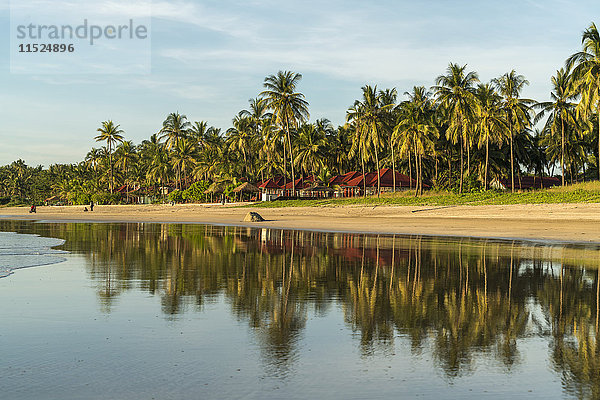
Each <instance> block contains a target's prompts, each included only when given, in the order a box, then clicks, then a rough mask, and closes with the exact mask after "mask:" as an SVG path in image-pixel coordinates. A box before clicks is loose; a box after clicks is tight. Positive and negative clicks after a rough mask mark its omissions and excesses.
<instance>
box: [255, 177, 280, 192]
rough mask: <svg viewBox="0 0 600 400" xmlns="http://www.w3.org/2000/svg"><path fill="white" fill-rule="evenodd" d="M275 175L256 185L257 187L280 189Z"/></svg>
mask: <svg viewBox="0 0 600 400" xmlns="http://www.w3.org/2000/svg"><path fill="white" fill-rule="evenodd" d="M276 179H277V177H275V178H269V179H267V180H266V181H264V182H261V183H260V184H259V185H258V188H259V189H281V186H280V185H279V184H278V183H277V181H276Z"/></svg>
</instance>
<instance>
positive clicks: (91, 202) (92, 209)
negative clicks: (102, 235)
mask: <svg viewBox="0 0 600 400" xmlns="http://www.w3.org/2000/svg"><path fill="white" fill-rule="evenodd" d="M90 211H94V202H93V201H90Z"/></svg>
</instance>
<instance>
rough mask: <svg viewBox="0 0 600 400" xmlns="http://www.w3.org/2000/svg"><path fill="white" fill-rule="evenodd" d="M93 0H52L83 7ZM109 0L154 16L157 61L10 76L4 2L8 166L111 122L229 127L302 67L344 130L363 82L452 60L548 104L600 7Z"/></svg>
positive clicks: (73, 155)
mask: <svg viewBox="0 0 600 400" xmlns="http://www.w3.org/2000/svg"><path fill="white" fill-rule="evenodd" d="M12 1H13V2H19V1H33V0H12ZM40 1H42V0H40ZM90 1H92V2H93V1H95V0H80V1H77V0H52V2H53V4H55V5H57V6H58V5H64V6H67V7H70V8H71V9H72V10H74V11H81V10H83V9H84V8H85V7H86V6H89V3H90ZM146 1H147V0H146ZM96 3H98V4H102V5H103V7H104V8H103V10H108V11H106V12H107V13H111V12H112V13H115V15H118V16H120V17H123V16H128V15H131V16H132V17H140V18H141V17H147V18H149V20H151V51H150V57H151V58H150V59H149V62H150V68H149V70H148V71H142V72H140V73H136V72H133V73H132V72H129V73H125V74H122V73H121V74H116V73H111V72H109V71H108V72H105V73H86V71H72V72H71V71H70V72H69V73H11V69H10V64H11V63H10V57H11V51H12V50H13V49H12V46H11V42H10V39H9V37H10V34H11V33H12V32H11V27H10V22H11V14H10V6H9V1H8V0H0V26H1V27H2V29H3V32H2V33H3V34H2V35H0V46H1V47H2V48H4V51H3V52H2V53H0V88H1V90H0V104H1V107H0V120H1V121H2V124H1V125H0V165H4V164H7V163H10V162H12V161H14V160H16V159H19V158H20V159H23V160H25V161H26V162H27V164H28V165H32V166H35V165H44V166H48V165H50V164H54V163H74V162H78V161H81V160H82V159H83V158H84V157H85V154H86V153H87V152H88V151H89V150H90V149H91V148H92V147H99V146H100V143H97V142H95V140H94V136H96V129H97V128H98V127H99V126H100V124H101V122H102V121H105V120H113V121H114V122H115V123H117V124H120V126H121V128H122V129H123V130H124V131H125V138H126V140H132V141H133V142H134V143H136V144H137V143H140V142H141V141H142V140H144V139H147V138H148V137H149V136H150V135H152V134H154V133H157V132H158V131H159V130H160V128H161V126H162V122H163V121H164V119H165V118H166V116H167V115H168V114H169V113H171V112H180V113H182V114H185V115H186V116H187V117H188V119H189V120H190V121H201V120H202V121H207V122H208V124H209V125H212V126H216V127H219V128H222V129H223V131H225V130H226V129H227V128H228V127H230V125H231V120H232V119H233V117H234V116H235V114H237V113H238V112H239V111H240V110H242V109H245V108H248V101H249V99H251V98H254V97H256V96H257V95H258V94H259V93H260V92H261V91H262V90H263V87H262V84H263V81H264V78H265V77H266V76H268V75H271V74H275V73H277V71H279V70H292V71H294V72H299V73H301V74H302V76H303V79H302V81H301V82H300V84H299V86H298V90H299V91H300V92H302V93H303V94H304V95H305V96H306V99H307V101H308V102H309V103H310V119H311V121H314V120H316V119H319V118H328V119H330V120H331V121H332V122H333V124H334V125H336V126H337V125H340V124H343V123H344V120H345V114H346V110H347V109H348V107H349V106H351V105H352V104H353V102H354V100H355V99H357V98H360V96H361V87H362V86H364V85H366V84H370V85H377V87H378V88H381V89H383V88H392V87H395V88H397V90H398V92H399V93H400V94H401V96H400V97H401V98H403V96H402V94H403V93H404V92H406V91H409V90H411V88H412V87H413V86H415V85H424V86H426V87H430V86H432V85H433V84H434V80H435V78H436V77H437V76H439V75H441V74H444V73H445V70H446V68H447V66H448V64H449V63H450V62H452V63H458V64H461V65H464V64H467V68H468V70H471V71H476V72H477V73H478V74H479V77H480V79H481V81H482V82H488V81H490V80H491V79H492V78H495V77H498V76H500V75H502V74H504V73H506V72H509V71H510V70H512V69H515V70H516V71H517V73H519V74H522V75H524V76H525V77H526V78H527V79H528V80H529V82H530V85H529V86H528V87H527V88H526V89H525V91H524V93H523V96H524V97H527V98H533V99H536V100H539V101H545V100H548V99H549V94H550V90H551V85H550V78H551V76H552V75H553V74H555V72H556V70H557V69H559V68H561V67H562V66H564V62H565V59H566V58H567V57H568V56H569V55H571V54H573V53H574V52H576V51H579V50H580V49H581V34H582V32H583V30H585V29H586V28H587V27H588V26H589V25H590V23H591V22H594V19H595V18H596V15H597V10H598V4H597V0H592V1H589V0H579V1H577V2H573V1H562V0H543V1H542V0H539V1H538V0H503V1H496V0H479V1H461V0H430V1H427V0H423V1H418V0H408V1H406V0H381V1H379V0H372V1H369V2H366V1H364V0H363V1H355V0H332V1H327V0H321V1H313V0H302V1H291V0H264V1H260V0H245V1H230V0H171V1H166V0H154V1H152V6H151V14H149V15H148V9H149V8H148V7H145V8H144V7H142V8H139V7H137V6H136V4H135V3H134V2H133V1H131V2H122V1H113V0H98V1H96ZM14 4H15V3H13V6H14ZM136 7H137V8H136Z"/></svg>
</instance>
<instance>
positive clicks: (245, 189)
mask: <svg viewBox="0 0 600 400" xmlns="http://www.w3.org/2000/svg"><path fill="white" fill-rule="evenodd" d="M259 192H260V189H259V188H257V187H256V186H254V185H253V184H251V183H248V182H244V183H242V184H241V185H240V186H238V187H236V188H235V189H233V193H236V194H238V196H239V199H240V201H241V200H242V196H243V194H244V193H250V194H253V193H259Z"/></svg>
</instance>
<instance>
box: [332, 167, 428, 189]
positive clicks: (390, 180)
mask: <svg viewBox="0 0 600 400" xmlns="http://www.w3.org/2000/svg"><path fill="white" fill-rule="evenodd" d="M377 175H378V174H377V173H376V172H367V173H365V182H366V186H368V187H376V186H377ZM395 175H396V187H397V188H399V187H415V186H416V185H417V181H416V180H415V179H413V180H412V185H411V184H410V182H411V179H410V178H409V177H408V176H406V175H404V174H401V173H400V172H398V171H396V174H395ZM346 176H348V177H350V179H347V180H346V179H344V178H341V179H338V178H339V177H346ZM334 180H335V182H337V181H341V183H339V185H341V186H354V187H362V186H363V175H362V173H360V172H356V171H352V172H349V173H348V174H346V175H340V176H337V177H335V178H333V179H332V180H331V181H330V183H332V181H334ZM379 180H380V181H381V187H393V186H394V171H393V170H392V169H391V168H382V169H380V170H379ZM423 187H424V188H429V185H426V184H423Z"/></svg>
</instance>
